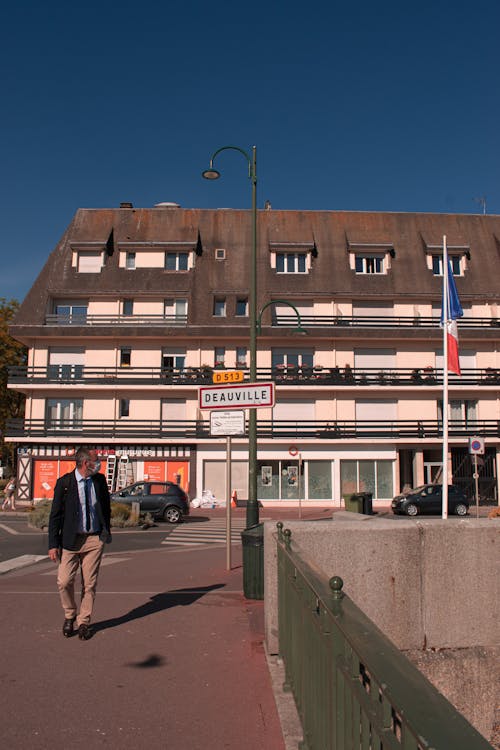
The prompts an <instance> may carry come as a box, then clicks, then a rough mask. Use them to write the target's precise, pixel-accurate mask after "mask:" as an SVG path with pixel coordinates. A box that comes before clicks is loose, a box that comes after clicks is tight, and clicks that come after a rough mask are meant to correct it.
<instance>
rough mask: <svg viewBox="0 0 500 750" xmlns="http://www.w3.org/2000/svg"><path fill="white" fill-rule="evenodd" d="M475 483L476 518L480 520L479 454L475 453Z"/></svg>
mask: <svg viewBox="0 0 500 750" xmlns="http://www.w3.org/2000/svg"><path fill="white" fill-rule="evenodd" d="M474 481H475V483H476V518H479V474H478V471H477V453H474Z"/></svg>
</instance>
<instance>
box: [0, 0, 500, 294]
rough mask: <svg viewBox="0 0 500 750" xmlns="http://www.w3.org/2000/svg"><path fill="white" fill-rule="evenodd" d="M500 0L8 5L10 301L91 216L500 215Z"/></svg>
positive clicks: (2, 145) (5, 136)
mask: <svg viewBox="0 0 500 750" xmlns="http://www.w3.org/2000/svg"><path fill="white" fill-rule="evenodd" d="M499 28H500V2H499V0H476V1H475V2H473V3H471V2H465V1H464V0H454V1H453V2H451V1H449V0H432V1H431V0H420V1H419V2H413V1H412V2H410V1H409V0H407V1H406V2H405V0H399V1H397V2H396V1H394V2H393V1H392V0H391V1H389V2H384V0H380V1H379V2H374V1H373V0H360V1H358V2H356V1H355V0H351V2H338V1H336V0H322V1H321V2H315V1H314V0H312V2H303V1H302V2H296V0H288V1H287V2H281V1H278V2H273V1H272V0H267V2H262V1H261V0H254V2H251V3H243V2H238V0H230V1H228V0H218V2H215V3H210V2H207V1H206V0H203V1H202V0H180V1H177V2H173V1H172V0H170V2H169V1H168V0H161V1H158V2H157V1H156V0H143V2H139V3H138V2H130V0H121V1H120V2H111V1H110V0H99V1H97V0H89V1H88V2H85V3H72V2H67V0H66V1H65V2H60V1H58V0H47V1H46V2H43V3H40V2H33V1H30V0H28V1H27V2H24V3H13V2H9V3H8V5H7V8H5V7H4V9H3V10H2V11H1V12H0V63H1V70H2V87H1V92H2V98H1V104H2V106H1V108H0V111H1V113H2V114H1V118H0V123H1V139H0V153H1V172H0V175H1V176H0V190H1V196H0V198H1V207H2V222H1V226H2V234H1V245H0V252H1V257H2V269H1V274H0V279H1V281H0V296H2V297H7V298H10V297H15V298H17V299H19V300H21V299H22V298H23V297H24V295H25V294H26V292H27V291H28V290H29V288H30V286H31V284H32V283H33V281H34V279H35V277H36V276H37V274H38V272H39V270H40V269H41V267H42V266H43V264H44V262H45V259H46V257H47V255H48V254H49V252H50V251H51V250H52V249H53V247H54V246H55V244H56V243H57V241H58V240H59V238H60V236H61V235H62V233H63V232H64V230H65V228H66V227H67V225H68V224H69V222H70V220H71V218H72V216H73V214H74V212H75V211H76V209H77V208H79V207H98V208H99V207H109V206H118V205H119V203H120V201H132V202H133V203H134V205H135V206H139V207H145V206H152V205H153V204H154V203H157V202H159V201H176V202H178V203H180V204H181V205H182V206H183V207H197V208H211V207H234V208H246V207H249V205H250V184H249V181H248V180H247V178H246V171H245V170H246V165H245V163H244V161H243V159H242V158H241V157H240V156H239V155H238V154H236V153H230V152H229V153H225V154H223V155H222V156H221V157H220V159H219V160H218V162H217V164H218V167H219V168H220V170H221V171H222V172H223V179H222V180H219V181H218V182H217V183H209V182H207V181H205V180H202V179H201V176H200V173H201V171H202V170H203V169H204V168H205V167H206V166H207V164H208V160H209V157H210V155H211V154H212V152H213V151H215V150H216V149H217V148H219V147H220V146H223V145H228V144H234V145H237V146H240V147H242V148H245V149H249V148H250V147H251V146H252V145H253V144H255V145H256V146H257V148H258V177H259V188H258V190H259V196H258V200H259V206H263V204H264V201H265V200H266V199H269V200H270V201H271V203H272V206H273V208H285V209H333V210H335V209H352V210H379V211H436V212H465V213H477V212H481V211H482V208H481V206H480V205H479V204H478V203H477V202H475V200H474V199H475V198H479V197H481V196H483V195H484V196H486V199H487V211H488V213H500V183H499V176H500V149H499V145H500V143H499V141H500V137H499V133H500V91H499V52H498V29H499Z"/></svg>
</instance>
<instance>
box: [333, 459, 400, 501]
mask: <svg viewBox="0 0 500 750" xmlns="http://www.w3.org/2000/svg"><path fill="white" fill-rule="evenodd" d="M392 474H393V462H392V461H370V460H367V459H366V460H356V459H355V460H341V461H340V492H341V495H342V496H345V495H350V494H351V493H352V492H371V493H372V494H373V498H374V499H375V500H382V499H383V500H387V499H389V498H392V497H393V495H394V489H393V479H392Z"/></svg>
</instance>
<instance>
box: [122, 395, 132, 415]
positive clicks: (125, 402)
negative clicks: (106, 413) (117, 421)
mask: <svg viewBox="0 0 500 750" xmlns="http://www.w3.org/2000/svg"><path fill="white" fill-rule="evenodd" d="M129 416H130V399H129V398H121V399H120V417H129Z"/></svg>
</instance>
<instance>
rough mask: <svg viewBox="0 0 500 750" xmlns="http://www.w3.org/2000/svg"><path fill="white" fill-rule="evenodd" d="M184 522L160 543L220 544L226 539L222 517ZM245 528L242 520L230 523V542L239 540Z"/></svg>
mask: <svg viewBox="0 0 500 750" xmlns="http://www.w3.org/2000/svg"><path fill="white" fill-rule="evenodd" d="M193 526H194V525H191V524H184V525H182V526H177V527H176V528H175V529H173V530H172V532H171V534H170V535H169V536H168V537H167V538H166V539H164V540H163V541H162V542H161V543H162V544H165V545H170V546H184V547H189V546H191V547H194V546H200V545H203V544H222V543H225V542H226V540H227V531H226V523H225V521H224V519H220V520H217V521H209V522H208V523H206V524H203V525H201V524H200V525H199V526H198V525H197V526H196V527H193ZM244 528H245V522H244V521H242V520H239V521H237V522H236V523H232V524H231V544H239V543H240V542H241V532H242V531H243V529H244Z"/></svg>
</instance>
